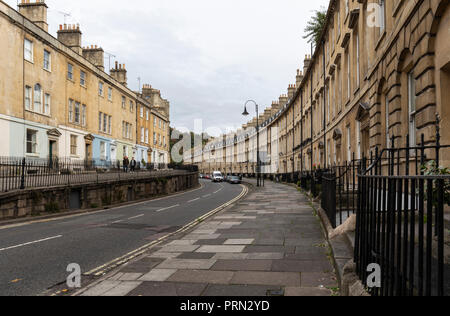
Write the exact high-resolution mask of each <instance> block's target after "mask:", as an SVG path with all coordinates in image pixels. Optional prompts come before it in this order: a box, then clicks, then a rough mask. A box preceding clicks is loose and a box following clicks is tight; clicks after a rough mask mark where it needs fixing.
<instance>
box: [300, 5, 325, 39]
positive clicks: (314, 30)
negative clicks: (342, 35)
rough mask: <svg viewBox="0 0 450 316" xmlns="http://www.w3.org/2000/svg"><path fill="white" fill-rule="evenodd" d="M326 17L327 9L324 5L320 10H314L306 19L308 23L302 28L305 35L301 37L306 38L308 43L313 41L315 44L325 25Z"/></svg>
mask: <svg viewBox="0 0 450 316" xmlns="http://www.w3.org/2000/svg"><path fill="white" fill-rule="evenodd" d="M326 18H327V10H326V9H325V8H324V7H321V8H320V10H315V11H314V15H313V16H312V17H311V19H310V20H309V21H308V24H307V26H306V28H305V30H304V32H305V36H303V38H304V39H308V43H311V42H313V43H314V44H315V46H317V43H318V42H319V40H320V36H321V35H322V32H323V30H324V27H325V22H326Z"/></svg>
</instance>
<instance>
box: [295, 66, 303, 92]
mask: <svg viewBox="0 0 450 316" xmlns="http://www.w3.org/2000/svg"><path fill="white" fill-rule="evenodd" d="M302 81H303V73H302V72H301V71H300V69H297V77H296V86H297V88H299V87H300V84H301V83H302Z"/></svg>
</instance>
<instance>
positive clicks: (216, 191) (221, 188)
mask: <svg viewBox="0 0 450 316" xmlns="http://www.w3.org/2000/svg"><path fill="white" fill-rule="evenodd" d="M220 186H221V188H220V189H219V190H217V191H216V192H214V193H213V194H217V193H219V192H220V191H222V190H223V188H224V186H223V185H220Z"/></svg>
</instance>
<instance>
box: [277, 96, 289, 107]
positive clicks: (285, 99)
mask: <svg viewBox="0 0 450 316" xmlns="http://www.w3.org/2000/svg"><path fill="white" fill-rule="evenodd" d="M278 100H279V104H280V106H284V105H285V104H286V103H287V102H288V100H289V99H288V96H287V95H285V94H282V95H280V97H279V99H278Z"/></svg>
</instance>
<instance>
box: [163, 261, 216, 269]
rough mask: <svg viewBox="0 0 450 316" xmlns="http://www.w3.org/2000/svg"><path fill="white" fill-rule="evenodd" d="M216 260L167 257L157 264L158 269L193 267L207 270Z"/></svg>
mask: <svg viewBox="0 0 450 316" xmlns="http://www.w3.org/2000/svg"><path fill="white" fill-rule="evenodd" d="M216 261H217V260H214V259H205V260H202V259H167V260H166V261H164V262H162V263H161V264H160V265H158V266H157V268H158V269H180V270H181V269H187V270H189V269H193V270H194V269H195V270H208V269H210V268H211V267H212V266H213V265H214V264H215V263H216Z"/></svg>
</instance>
